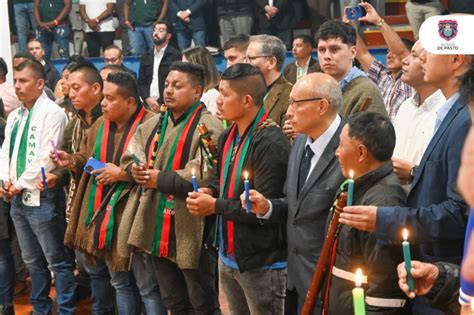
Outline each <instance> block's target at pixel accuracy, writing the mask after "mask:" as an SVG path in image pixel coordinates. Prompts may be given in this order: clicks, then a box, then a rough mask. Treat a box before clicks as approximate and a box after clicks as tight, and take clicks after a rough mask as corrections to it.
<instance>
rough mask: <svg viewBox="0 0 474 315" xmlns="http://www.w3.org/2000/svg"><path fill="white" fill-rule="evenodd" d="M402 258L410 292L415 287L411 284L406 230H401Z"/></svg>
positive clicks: (408, 244)
mask: <svg viewBox="0 0 474 315" xmlns="http://www.w3.org/2000/svg"><path fill="white" fill-rule="evenodd" d="M402 246H403V257H404V258H405V269H406V270H407V283H408V288H409V290H410V292H414V291H415V285H414V283H413V277H412V276H411V254H410V243H409V242H408V230H407V229H403V243H402Z"/></svg>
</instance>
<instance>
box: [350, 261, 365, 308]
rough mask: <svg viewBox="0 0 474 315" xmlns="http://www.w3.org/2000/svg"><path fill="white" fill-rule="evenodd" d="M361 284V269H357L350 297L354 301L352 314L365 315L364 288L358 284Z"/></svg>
mask: <svg viewBox="0 0 474 315" xmlns="http://www.w3.org/2000/svg"><path fill="white" fill-rule="evenodd" d="M361 284H362V270H360V268H359V269H357V271H356V275H355V286H356V287H355V288H354V289H353V290H352V299H353V301H354V314H355V315H365V299H364V289H362V288H361V287H360V286H361Z"/></svg>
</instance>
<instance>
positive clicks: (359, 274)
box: [355, 268, 362, 288]
mask: <svg viewBox="0 0 474 315" xmlns="http://www.w3.org/2000/svg"><path fill="white" fill-rule="evenodd" d="M355 285H356V287H358V288H360V286H361V285H362V270H361V269H360V268H357V271H356V274H355Z"/></svg>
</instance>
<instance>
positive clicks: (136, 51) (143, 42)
mask: <svg viewBox="0 0 474 315" xmlns="http://www.w3.org/2000/svg"><path fill="white" fill-rule="evenodd" d="M128 37H129V38H130V46H131V47H132V54H133V55H134V56H142V55H143V54H144V53H145V52H146V51H148V50H150V49H152V48H153V47H154V44H153V26H152V25H149V26H135V28H134V30H133V31H132V30H128Z"/></svg>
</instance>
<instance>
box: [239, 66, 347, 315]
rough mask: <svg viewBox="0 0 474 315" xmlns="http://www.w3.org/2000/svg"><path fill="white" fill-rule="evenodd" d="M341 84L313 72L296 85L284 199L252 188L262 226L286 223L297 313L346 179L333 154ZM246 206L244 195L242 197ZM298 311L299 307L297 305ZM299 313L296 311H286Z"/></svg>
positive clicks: (339, 126)
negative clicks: (339, 190)
mask: <svg viewBox="0 0 474 315" xmlns="http://www.w3.org/2000/svg"><path fill="white" fill-rule="evenodd" d="M341 103H342V92H341V89H340V87H339V84H338V83H337V81H336V80H334V79H333V78H332V77H331V76H329V75H327V74H322V73H311V74H308V75H306V76H305V77H303V78H302V79H301V80H300V81H298V82H297V83H296V84H295V86H294V87H293V89H292V91H291V94H290V107H289V108H288V116H289V119H290V121H291V123H292V125H293V128H294V130H295V132H297V133H298V134H299V136H298V137H297V138H296V140H295V143H294V144H293V147H292V149H291V153H290V159H289V162H288V171H287V177H286V178H287V179H286V183H285V195H286V197H285V198H282V199H271V200H267V199H265V197H264V196H263V195H262V194H260V193H259V192H257V191H256V190H250V201H251V203H252V212H254V213H256V214H257V216H258V217H260V218H261V219H262V223H264V224H265V223H267V224H268V223H272V222H278V221H280V222H282V223H286V224H287V234H288V283H287V287H288V289H289V290H290V295H289V296H290V299H292V300H293V301H292V302H290V303H292V304H295V302H296V300H297V301H298V302H297V303H298V314H300V312H301V308H302V306H303V302H304V299H305V296H306V292H307V291H308V288H309V285H310V281H311V277H312V275H313V271H314V267H315V265H316V262H317V260H318V258H319V254H320V252H321V248H322V246H323V243H324V239H325V224H326V219H327V215H328V213H329V209H330V208H331V206H332V204H333V201H334V196H335V195H336V192H337V189H338V188H339V185H340V184H341V183H342V181H343V176H342V173H341V168H340V166H339V162H338V160H337V158H336V155H335V152H336V149H337V147H338V145H339V134H340V133H341V130H342V126H343V124H342V120H341V117H340V116H339V115H338V110H339V108H340V106H341ZM242 197H243V198H244V199H243V202H244V203H245V196H241V199H242ZM293 307H295V308H296V305H295V306H293ZM288 311H290V312H291V313H296V309H292V310H288Z"/></svg>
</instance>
